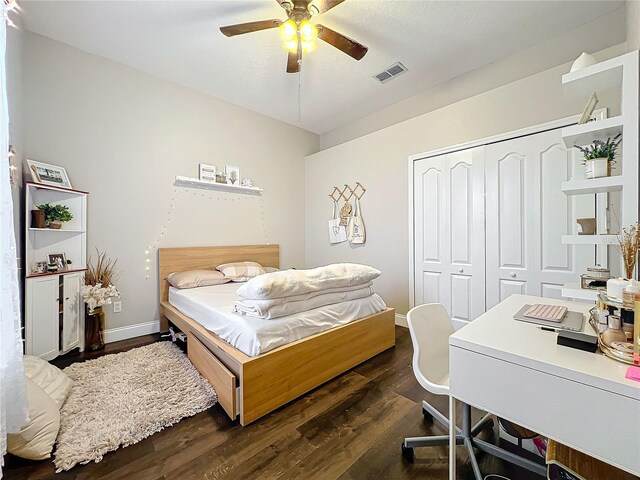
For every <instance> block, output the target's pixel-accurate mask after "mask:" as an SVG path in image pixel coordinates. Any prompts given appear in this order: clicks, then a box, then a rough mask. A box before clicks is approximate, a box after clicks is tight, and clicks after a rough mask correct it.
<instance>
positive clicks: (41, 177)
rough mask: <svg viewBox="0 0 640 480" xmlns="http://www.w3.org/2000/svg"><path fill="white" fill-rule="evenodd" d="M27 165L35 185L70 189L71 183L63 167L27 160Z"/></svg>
mask: <svg viewBox="0 0 640 480" xmlns="http://www.w3.org/2000/svg"><path fill="white" fill-rule="evenodd" d="M27 165H28V166H29V173H30V174H31V179H32V180H33V181H34V182H35V183H41V184H42V185H50V186H52V187H62V188H71V181H70V180H69V176H68V175H67V171H66V170H65V169H64V167H59V166H57V165H50V164H48V163H42V162H38V161H36V160H29V159H27Z"/></svg>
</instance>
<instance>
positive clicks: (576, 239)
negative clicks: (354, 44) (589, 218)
mask: <svg viewBox="0 0 640 480" xmlns="http://www.w3.org/2000/svg"><path fill="white" fill-rule="evenodd" d="M617 243H618V236H617V235H562V244H563V245H616V244H617Z"/></svg>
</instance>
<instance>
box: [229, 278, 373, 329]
mask: <svg viewBox="0 0 640 480" xmlns="http://www.w3.org/2000/svg"><path fill="white" fill-rule="evenodd" d="M372 285H373V282H368V283H366V284H365V285H356V286H353V287H339V288H330V289H328V290H322V291H320V292H311V293H303V294H301V295H294V296H292V297H281V298H273V299H268V300H249V299H242V300H240V301H236V302H234V304H233V311H234V313H237V314H239V315H247V316H250V317H255V318H262V319H264V320H269V319H272V318H280V317H284V316H287V315H293V314H295V313H300V312H305V311H307V310H311V309H312V308H318V307H324V306H325V305H333V304H334V303H340V302H346V301H348V300H356V299H358V298H365V297H368V296H370V295H373V293H374V292H373V286H372Z"/></svg>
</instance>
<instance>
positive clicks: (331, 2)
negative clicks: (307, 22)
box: [313, 0, 344, 15]
mask: <svg viewBox="0 0 640 480" xmlns="http://www.w3.org/2000/svg"><path fill="white" fill-rule="evenodd" d="M342 2H344V0H316V1H315V2H313V5H314V6H315V7H316V8H317V9H318V13H317V14H316V15H322V14H323V13H325V12H328V11H329V10H331V9H332V8H333V7H336V6H338V5H340V4H341V3H342Z"/></svg>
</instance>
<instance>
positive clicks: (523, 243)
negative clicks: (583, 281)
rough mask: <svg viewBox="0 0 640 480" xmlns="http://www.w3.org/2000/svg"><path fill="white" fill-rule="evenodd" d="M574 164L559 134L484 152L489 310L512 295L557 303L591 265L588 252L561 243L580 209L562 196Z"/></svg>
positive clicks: (498, 145)
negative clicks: (566, 287)
mask: <svg viewBox="0 0 640 480" xmlns="http://www.w3.org/2000/svg"><path fill="white" fill-rule="evenodd" d="M572 158H573V157H572V153H571V152H568V151H567V149H566V147H565V146H564V143H563V142H562V138H561V133H560V131H559V130H554V131H550V132H544V133H540V134H537V135H530V136H527V137H522V138H517V139H513V140H509V141H505V142H500V143H495V144H492V145H488V146H487V147H486V158H485V168H486V221H487V257H486V261H487V264H486V268H487V271H486V275H487V287H486V295H487V297H486V299H487V302H486V303H487V308H491V307H493V306H494V305H496V304H497V303H499V302H500V301H502V300H504V299H505V298H507V297H509V296H510V295H512V294H514V293H522V294H529V295H539V296H545V297H556V298H560V289H561V288H562V285H563V284H564V283H566V282H571V281H575V277H576V274H578V273H582V272H584V271H585V270H586V267H587V266H588V265H590V264H593V262H594V258H593V248H591V247H588V246H587V247H586V248H585V246H571V245H562V242H561V236H562V235H563V234H568V233H571V232H572V231H573V223H574V220H573V218H574V210H575V205H576V202H584V201H585V200H584V199H581V200H580V199H578V200H574V199H572V198H570V197H567V196H566V195H564V193H562V190H561V184H562V182H564V181H567V180H569V178H570V175H571V170H572Z"/></svg>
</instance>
